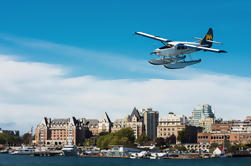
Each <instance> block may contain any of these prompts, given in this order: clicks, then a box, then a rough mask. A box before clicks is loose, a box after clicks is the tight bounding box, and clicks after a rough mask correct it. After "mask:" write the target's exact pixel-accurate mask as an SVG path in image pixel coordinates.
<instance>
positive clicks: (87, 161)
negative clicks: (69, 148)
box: [0, 154, 251, 166]
mask: <svg viewBox="0 0 251 166" xmlns="http://www.w3.org/2000/svg"><path fill="white" fill-rule="evenodd" d="M0 166H251V158H221V159H198V160H182V159H162V160H150V159H134V160H133V159H120V158H83V157H63V156H58V157H33V156H22V155H21V156H20V155H9V154H0Z"/></svg>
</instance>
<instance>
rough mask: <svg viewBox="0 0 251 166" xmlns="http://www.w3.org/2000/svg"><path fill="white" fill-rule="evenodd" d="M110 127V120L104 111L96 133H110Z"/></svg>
mask: <svg viewBox="0 0 251 166" xmlns="http://www.w3.org/2000/svg"><path fill="white" fill-rule="evenodd" d="M111 127H112V122H111V120H110V118H109V116H108V114H107V113H106V112H105V114H104V116H103V118H102V119H101V120H100V121H99V123H98V133H101V132H106V133H110V132H111Z"/></svg>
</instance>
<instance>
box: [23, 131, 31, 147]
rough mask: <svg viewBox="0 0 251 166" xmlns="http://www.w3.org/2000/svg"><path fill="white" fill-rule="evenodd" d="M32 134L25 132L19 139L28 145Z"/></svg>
mask: <svg viewBox="0 0 251 166" xmlns="http://www.w3.org/2000/svg"><path fill="white" fill-rule="evenodd" d="M32 138H33V137H32V135H31V133H25V134H24V135H23V136H22V138H21V140H22V143H23V144H25V145H30V144H31V141H32Z"/></svg>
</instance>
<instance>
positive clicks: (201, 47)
mask: <svg viewBox="0 0 251 166" xmlns="http://www.w3.org/2000/svg"><path fill="white" fill-rule="evenodd" d="M183 46H185V47H188V48H194V49H198V50H204V51H211V52H217V53H227V51H225V50H219V49H214V48H208V47H203V46H195V45H191V44H183Z"/></svg>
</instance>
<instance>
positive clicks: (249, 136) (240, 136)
mask: <svg viewBox="0 0 251 166" xmlns="http://www.w3.org/2000/svg"><path fill="white" fill-rule="evenodd" d="M230 142H232V143H242V144H245V143H250V142H251V133H231V134H230Z"/></svg>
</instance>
